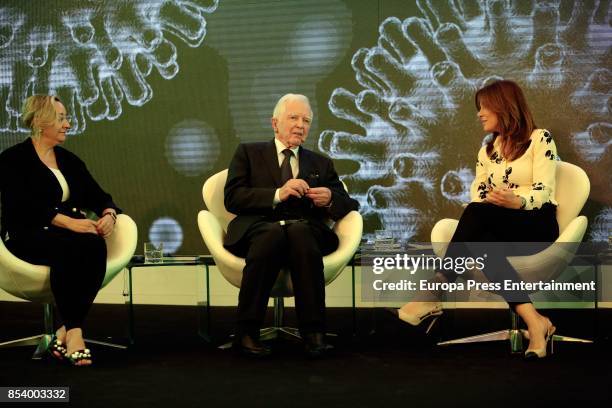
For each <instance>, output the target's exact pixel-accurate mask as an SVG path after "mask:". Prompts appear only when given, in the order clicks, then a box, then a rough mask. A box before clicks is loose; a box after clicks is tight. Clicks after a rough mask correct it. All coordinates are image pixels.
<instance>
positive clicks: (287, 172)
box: [280, 149, 293, 185]
mask: <svg viewBox="0 0 612 408" xmlns="http://www.w3.org/2000/svg"><path fill="white" fill-rule="evenodd" d="M283 154H284V155H285V158H284V159H283V162H282V163H281V166H280V170H281V185H285V183H286V182H287V180H289V179H291V178H293V172H292V171H291V163H290V160H291V156H293V152H292V151H291V149H285V150H283Z"/></svg>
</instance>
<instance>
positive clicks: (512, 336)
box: [438, 311, 593, 354]
mask: <svg viewBox="0 0 612 408" xmlns="http://www.w3.org/2000/svg"><path fill="white" fill-rule="evenodd" d="M511 319H512V327H511V328H510V329H507V330H499V331H495V332H490V333H484V334H479V335H476V336H469V337H462V338H459V339H453V340H447V341H442V342H439V343H438V346H448V345H451V344H467V343H482V342H486V341H500V340H509V341H510V351H511V352H512V353H516V354H518V353H523V339H527V340H529V332H528V331H527V330H525V329H519V328H518V327H519V316H518V315H517V314H516V313H514V312H512V311H511ZM552 341H567V342H575V343H593V341H592V340H586V339H580V338H577V337H568V336H560V335H556V334H555V335H553V338H552Z"/></svg>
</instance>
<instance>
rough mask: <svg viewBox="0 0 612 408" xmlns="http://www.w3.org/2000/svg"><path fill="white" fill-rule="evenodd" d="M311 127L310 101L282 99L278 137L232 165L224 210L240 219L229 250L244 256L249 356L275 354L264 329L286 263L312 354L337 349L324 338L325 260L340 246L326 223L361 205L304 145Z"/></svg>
mask: <svg viewBox="0 0 612 408" xmlns="http://www.w3.org/2000/svg"><path fill="white" fill-rule="evenodd" d="M311 123H312V109H311V108H310V104H309V102H308V98H306V97H305V96H304V95H296V94H287V95H285V96H283V97H282V98H281V99H280V100H279V101H278V103H277V104H276V107H275V108H274V113H273V117H272V128H273V129H274V135H275V138H274V139H273V140H270V141H267V142H257V143H244V144H240V145H239V146H238V148H237V149H236V153H235V154H234V157H233V159H232V162H231V164H230V166H229V172H228V177H227V182H226V184H225V207H226V208H227V210H228V211H230V212H232V213H234V214H236V215H237V217H236V218H235V219H234V220H232V222H231V223H230V225H229V226H228V231H227V236H226V239H225V247H226V248H227V249H228V250H229V251H230V252H232V253H234V254H235V255H238V256H242V257H245V258H246V266H245V268H244V271H243V277H242V284H241V287H240V294H239V296H238V318H237V330H236V331H237V333H236V339H235V343H234V347H235V348H236V349H237V350H239V351H241V352H242V353H244V354H247V355H251V356H266V355H268V354H270V349H269V348H268V347H267V346H265V345H263V344H262V343H261V342H260V341H259V329H260V327H261V324H262V323H263V320H264V316H265V312H266V307H267V305H268V298H269V296H270V291H271V289H272V286H273V285H274V282H275V281H276V278H277V276H278V274H279V271H280V268H281V267H283V266H288V267H289V268H290V270H291V280H292V282H293V288H294V292H295V309H296V314H297V318H298V322H299V328H300V332H301V334H302V337H303V338H304V343H305V348H306V352H307V354H308V355H310V356H311V357H318V356H321V355H323V354H325V353H327V352H328V351H329V350H330V349H331V346H330V345H329V344H327V343H326V342H325V338H324V331H325V281H324V277H323V259H322V258H323V256H324V255H327V254H329V253H331V252H333V251H334V250H335V249H336V248H337V247H338V237H337V236H336V235H335V234H334V232H333V231H332V230H331V229H330V228H329V227H328V226H327V225H326V224H325V220H326V219H329V218H331V219H333V220H337V219H340V218H342V217H343V216H345V215H346V214H347V213H348V212H350V211H351V210H356V209H358V207H359V204H358V203H357V201H355V200H353V199H351V198H350V197H349V196H348V194H347V193H346V191H345V190H344V188H343V186H342V183H341V182H340V180H339V178H338V175H337V173H336V171H335V170H334V166H333V163H332V161H331V160H330V159H329V158H326V157H324V156H322V155H320V154H318V153H315V152H312V151H310V150H307V149H305V148H303V147H301V145H302V144H303V143H304V141H305V140H306V137H307V136H308V130H309V129H310V125H311Z"/></svg>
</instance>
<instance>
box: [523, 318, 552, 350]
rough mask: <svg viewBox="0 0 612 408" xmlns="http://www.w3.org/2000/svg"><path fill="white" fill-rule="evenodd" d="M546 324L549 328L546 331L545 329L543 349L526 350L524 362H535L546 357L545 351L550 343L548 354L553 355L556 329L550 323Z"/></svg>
mask: <svg viewBox="0 0 612 408" xmlns="http://www.w3.org/2000/svg"><path fill="white" fill-rule="evenodd" d="M548 323H549V326H548V329H546V339H545V340H546V344H544V347H542V348H537V349H527V350H526V351H525V359H526V360H537V359H539V358H544V357H546V351H547V349H548V343H549V342H550V354H551V355H552V354H553V353H554V344H555V338H554V334H555V330H557V328H556V327H555V326H553V324H552V323H551V322H550V321H548Z"/></svg>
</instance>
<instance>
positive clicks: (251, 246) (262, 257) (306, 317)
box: [227, 221, 338, 337]
mask: <svg viewBox="0 0 612 408" xmlns="http://www.w3.org/2000/svg"><path fill="white" fill-rule="evenodd" d="M337 247H338V237H337V236H336V234H334V233H333V231H331V230H330V229H329V228H325V227H322V226H319V225H313V224H310V223H308V222H306V221H303V222H297V223H293V224H289V225H284V226H281V225H280V224H279V223H278V222H258V223H255V224H253V225H252V226H251V227H250V228H249V230H248V231H247V233H246V234H245V236H244V237H243V238H242V239H241V240H240V241H239V242H238V243H236V244H235V245H232V246H230V247H228V248H227V249H228V250H229V251H230V252H232V253H233V254H235V255H237V256H240V257H244V258H246V266H245V267H244V270H243V274H242V282H241V285H240V293H239V295H238V312H237V334H238V335H244V334H248V335H250V336H254V337H257V336H259V329H260V327H261V325H262V324H263V321H264V318H265V313H266V309H267V306H268V299H269V297H270V292H271V290H272V287H273V286H274V283H275V282H276V279H277V277H278V274H279V272H280V269H281V268H282V267H288V268H289V270H290V273H291V281H292V283H293V291H294V294H295V311H296V315H297V320H298V324H299V329H300V331H301V332H302V333H312V332H323V331H324V330H325V279H324V276H323V256H324V255H327V254H329V253H331V252H333V251H334V250H335V249H336V248H337Z"/></svg>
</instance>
